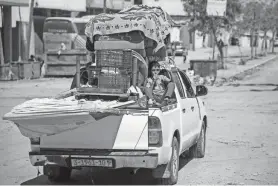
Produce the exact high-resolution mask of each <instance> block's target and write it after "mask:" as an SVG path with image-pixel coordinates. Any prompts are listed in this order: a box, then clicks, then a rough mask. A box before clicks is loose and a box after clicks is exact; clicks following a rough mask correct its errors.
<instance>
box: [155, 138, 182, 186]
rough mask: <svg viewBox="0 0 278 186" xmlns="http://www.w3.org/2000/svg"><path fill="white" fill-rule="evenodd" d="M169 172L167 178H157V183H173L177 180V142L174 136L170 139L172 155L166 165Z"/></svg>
mask: <svg viewBox="0 0 278 186" xmlns="http://www.w3.org/2000/svg"><path fill="white" fill-rule="evenodd" d="M167 168H168V169H169V172H170V177H169V178H158V179H157V182H158V184H159V185H174V184H176V183H177V182H178V177H179V142H178V140H177V138H176V137H174V138H173V141H172V156H171V160H170V162H169V163H168V165H167Z"/></svg>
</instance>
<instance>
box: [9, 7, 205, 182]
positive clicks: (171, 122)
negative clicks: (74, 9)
mask: <svg viewBox="0 0 278 186" xmlns="http://www.w3.org/2000/svg"><path fill="white" fill-rule="evenodd" d="M154 12H155V13H154ZM165 15H167V13H165V12H164V11H163V10H162V9H160V8H156V7H146V6H144V7H141V6H133V7H131V8H130V9H126V10H124V11H121V12H120V13H119V14H113V15H109V14H108V15H103V14H102V15H98V16H96V18H95V19H94V21H93V22H91V23H90V24H91V25H90V24H88V25H87V27H86V33H87V34H88V35H87V36H92V37H91V38H90V39H91V40H93V42H92V43H94V47H95V48H94V49H95V54H96V63H95V64H94V65H93V64H92V63H90V64H88V65H87V66H86V67H83V68H81V69H80V68H79V65H80V64H79V62H77V67H76V68H77V73H76V76H75V78H74V79H73V83H72V86H71V90H70V91H67V92H64V93H62V94H60V95H58V96H57V97H56V98H53V99H50V100H49V99H47V100H39V101H38V100H31V101H29V102H28V101H27V102H26V103H23V104H22V105H20V106H17V107H16V108H14V109H13V110H12V111H11V112H10V113H8V114H6V115H5V116H4V119H6V120H11V121H13V122H14V123H16V124H17V126H18V128H19V130H20V131H21V133H22V134H23V135H24V136H26V137H28V138H30V142H31V152H30V153H29V157H30V161H31V163H32V165H34V166H43V167H44V174H45V175H47V176H48V178H49V180H50V181H55V182H58V181H61V180H67V179H69V178H70V175H71V171H72V170H73V169H80V168H83V167H102V168H107V169H120V168H131V169H132V170H133V173H136V171H137V170H138V169H141V168H143V169H151V170H152V174H153V176H154V178H156V179H157V181H158V183H160V184H176V183H177V181H178V172H179V157H180V156H182V157H184V158H185V157H189V158H203V157H204V156H205V148H206V131H207V125H208V119H207V113H206V109H205V104H204V102H203V101H202V99H201V98H200V97H201V96H204V95H206V94H207V92H208V90H207V88H206V87H205V86H197V87H196V89H195V90H194V88H193V86H192V84H191V82H190V80H189V78H188V77H187V75H186V73H185V72H184V71H182V70H181V69H179V68H177V67H176V66H175V65H174V64H171V65H170V64H169V62H168V61H165V60H166V59H165V57H164V56H165V54H166V50H165V47H166V46H165V44H167V43H165V42H164V41H162V40H161V38H163V39H164V40H165V39H166V38H167V35H168V34H169V32H167V30H168V29H165V28H168V27H170V26H171V24H169V22H170V20H168V19H170V17H169V16H168V15H167V17H166V18H165V17H164V16H165ZM142 16H143V19H142ZM150 16H156V17H155V18H156V19H155V20H156V21H154V20H153V19H151V20H152V21H149V20H148V19H144V17H150ZM139 18H141V19H139ZM130 19H132V20H133V22H132V23H130ZM103 20H107V21H106V22H107V23H106V24H107V25H105V26H103ZM146 20H148V24H149V26H150V28H156V26H158V28H159V29H160V30H162V29H165V32H164V34H162V33H159V32H157V34H152V32H148V31H147V30H148V29H149V28H148V27H147V28H145V27H144V23H145V21H146ZM128 23H129V24H134V25H133V26H132V27H130V26H128ZM140 24H141V25H142V27H140V28H138V27H139V26H140ZM100 25H102V26H103V28H104V29H102V30H101V28H100V27H101V26H100ZM117 25H118V26H117ZM121 25H123V27H121ZM136 25H137V26H136ZM112 27H113V30H112V29H111V28H112ZM94 28H99V29H97V30H96V29H94ZM114 28H115V30H114ZM109 29H111V30H112V31H109V32H108V33H107V30H109ZM159 34H162V35H159ZM157 36H158V37H157ZM147 59H148V60H147ZM153 59H154V60H156V59H158V61H159V63H160V65H161V68H162V70H163V74H164V75H165V76H166V77H167V78H168V79H169V82H168V83H174V85H175V88H174V92H173V94H172V96H171V98H170V99H169V102H168V103H167V104H166V105H155V104H149V102H148V101H147V97H146V91H145V90H146V89H145V86H144V85H143V86H141V84H140V82H139V81H140V77H141V76H142V77H143V78H144V77H147V75H148V73H145V72H146V71H145V70H147V72H148V70H149V69H148V66H149V65H148V64H147V61H151V60H153ZM162 70H161V72H162ZM85 72H86V73H85ZM143 82H144V81H143ZM139 90H140V91H139ZM141 94H142V95H141Z"/></svg>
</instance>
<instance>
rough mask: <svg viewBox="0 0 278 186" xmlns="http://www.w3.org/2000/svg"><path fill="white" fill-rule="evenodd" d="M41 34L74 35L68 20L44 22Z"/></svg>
mask: <svg viewBox="0 0 278 186" xmlns="http://www.w3.org/2000/svg"><path fill="white" fill-rule="evenodd" d="M43 32H51V33H74V29H73V27H72V23H71V22H70V21H68V20H59V19H57V20H46V21H45V23H44V28H43Z"/></svg>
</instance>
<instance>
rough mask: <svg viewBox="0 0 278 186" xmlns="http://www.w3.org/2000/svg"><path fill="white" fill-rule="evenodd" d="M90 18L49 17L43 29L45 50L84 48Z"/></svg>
mask: <svg viewBox="0 0 278 186" xmlns="http://www.w3.org/2000/svg"><path fill="white" fill-rule="evenodd" d="M88 21H89V18H87V19H86V18H70V17H49V18H47V19H46V20H45V23H44V29H43V42H44V51H45V52H46V51H58V50H60V49H61V45H64V47H65V48H64V50H72V49H84V50H85V45H86V36H85V31H84V30H85V25H86V23H87V22H88Z"/></svg>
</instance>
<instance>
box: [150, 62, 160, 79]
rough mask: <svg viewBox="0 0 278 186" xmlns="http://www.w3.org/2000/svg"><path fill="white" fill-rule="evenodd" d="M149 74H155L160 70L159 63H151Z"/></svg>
mask: <svg viewBox="0 0 278 186" xmlns="http://www.w3.org/2000/svg"><path fill="white" fill-rule="evenodd" d="M150 70H151V76H157V75H158V74H159V72H160V70H161V69H160V64H159V63H158V62H157V61H154V62H152V63H151V68H150Z"/></svg>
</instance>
